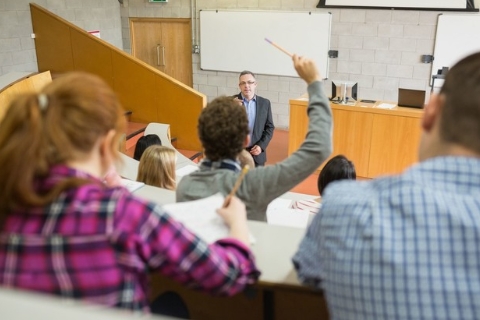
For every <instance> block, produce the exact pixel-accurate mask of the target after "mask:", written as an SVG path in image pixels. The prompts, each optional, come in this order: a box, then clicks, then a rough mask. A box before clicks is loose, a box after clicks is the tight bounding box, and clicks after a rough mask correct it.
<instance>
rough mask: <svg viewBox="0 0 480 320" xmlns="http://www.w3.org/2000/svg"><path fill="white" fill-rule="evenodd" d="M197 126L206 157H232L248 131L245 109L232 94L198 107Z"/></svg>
mask: <svg viewBox="0 0 480 320" xmlns="http://www.w3.org/2000/svg"><path fill="white" fill-rule="evenodd" d="M197 129H198V136H199V137H200V141H201V142H202V145H203V148H204V149H205V155H206V156H207V158H208V159H210V160H211V161H219V160H222V159H236V158H237V156H238V154H239V153H240V152H241V151H242V149H243V148H244V145H243V144H244V141H245V138H246V137H247V135H248V134H249V129H248V118H247V112H246V111H245V108H244V107H243V106H240V105H239V104H238V103H237V102H235V101H234V100H233V99H232V97H226V96H222V97H218V98H216V99H214V100H212V101H211V102H210V103H209V104H208V105H207V106H206V107H205V109H203V110H202V113H201V114H200V117H199V119H198V128H197Z"/></svg>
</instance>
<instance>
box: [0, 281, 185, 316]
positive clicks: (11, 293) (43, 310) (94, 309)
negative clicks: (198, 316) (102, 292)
mask: <svg viewBox="0 0 480 320" xmlns="http://www.w3.org/2000/svg"><path fill="white" fill-rule="evenodd" d="M0 309H1V310H2V319H15V320H30V319H35V320H47V319H48V320H59V319H62V320H63V319H68V320H84V319H89V320H127V319H129V320H133V319H138V318H139V315H138V314H136V313H132V312H128V311H125V310H118V309H109V308H105V307H102V306H97V305H92V304H88V303H85V302H81V301H73V300H65V299H64V298H59V297H55V296H51V295H46V294H39V293H32V292H24V291H20V290H13V289H6V288H0ZM148 319H149V320H156V319H158V320H160V319H173V318H171V317H166V316H155V315H149V316H148ZM175 319H177V318H175Z"/></svg>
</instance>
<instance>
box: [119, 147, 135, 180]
mask: <svg viewBox="0 0 480 320" xmlns="http://www.w3.org/2000/svg"><path fill="white" fill-rule="evenodd" d="M120 156H121V159H122V162H123V163H122V164H120V165H119V166H118V167H117V172H118V174H119V175H120V176H122V177H124V178H127V179H130V180H133V181H135V180H137V173H138V165H139V163H140V162H139V161H137V160H135V159H133V158H130V157H129V156H127V155H126V154H124V153H120Z"/></svg>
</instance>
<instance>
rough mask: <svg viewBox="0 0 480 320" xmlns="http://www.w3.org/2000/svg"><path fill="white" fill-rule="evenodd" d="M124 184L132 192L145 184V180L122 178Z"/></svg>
mask: <svg viewBox="0 0 480 320" xmlns="http://www.w3.org/2000/svg"><path fill="white" fill-rule="evenodd" d="M122 185H123V186H124V187H125V188H127V189H128V191H130V192H134V191H136V190H138V189H140V188H141V187H143V186H144V185H145V183H143V182H139V181H134V180H130V179H125V178H122Z"/></svg>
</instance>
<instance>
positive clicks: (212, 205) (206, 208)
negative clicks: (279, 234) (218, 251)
mask: <svg viewBox="0 0 480 320" xmlns="http://www.w3.org/2000/svg"><path fill="white" fill-rule="evenodd" d="M223 200H224V197H223V196H222V195H221V194H220V193H217V194H215V195H213V196H210V197H208V198H203V199H200V200H195V201H187V202H177V203H171V204H167V205H165V206H163V208H164V209H165V211H166V212H168V214H170V215H171V216H172V217H174V218H175V219H177V220H178V221H180V222H182V223H183V224H184V225H185V226H186V227H187V228H188V229H190V230H191V231H192V232H194V233H195V234H196V235H198V236H199V237H200V238H202V239H203V240H205V241H206V242H207V243H213V242H215V241H217V240H219V239H223V238H227V237H228V236H229V233H230V230H229V228H228V226H227V225H226V224H225V222H224V221H223V219H222V217H220V216H219V215H218V214H217V212H216V210H217V209H218V208H220V207H221V206H222V205H223ZM250 241H251V242H252V243H254V242H255V239H254V238H253V236H252V235H250Z"/></svg>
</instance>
